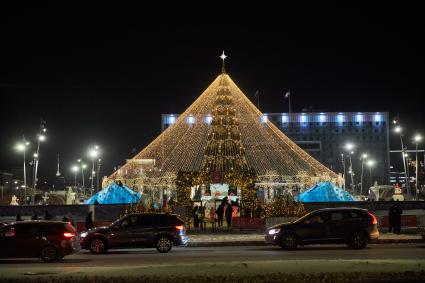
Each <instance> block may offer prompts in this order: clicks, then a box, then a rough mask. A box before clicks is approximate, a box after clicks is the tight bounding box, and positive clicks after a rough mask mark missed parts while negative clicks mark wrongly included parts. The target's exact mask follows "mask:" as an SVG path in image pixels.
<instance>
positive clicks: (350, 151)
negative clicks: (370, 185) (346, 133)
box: [345, 143, 355, 192]
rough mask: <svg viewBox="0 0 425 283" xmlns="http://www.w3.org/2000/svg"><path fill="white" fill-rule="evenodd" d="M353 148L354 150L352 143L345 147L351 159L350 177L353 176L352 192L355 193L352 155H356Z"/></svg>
mask: <svg viewBox="0 0 425 283" xmlns="http://www.w3.org/2000/svg"><path fill="white" fill-rule="evenodd" d="M353 148H354V144H352V143H347V144H346V145H345V150H347V152H348V157H349V158H350V168H349V173H350V175H351V190H352V192H354V186H355V185H354V171H353V163H352V161H351V155H353V154H354V151H353Z"/></svg>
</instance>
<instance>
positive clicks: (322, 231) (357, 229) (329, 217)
mask: <svg viewBox="0 0 425 283" xmlns="http://www.w3.org/2000/svg"><path fill="white" fill-rule="evenodd" d="M377 224H378V221H377V219H376V217H375V216H374V215H373V214H372V213H370V212H369V211H367V210H366V209H360V208H326V209H319V210H316V211H313V212H311V213H309V214H307V215H305V216H303V217H301V218H299V219H297V220H296V221H294V222H291V223H285V224H278V225H275V226H273V227H270V228H268V229H267V232H266V236H265V238H266V241H267V242H268V243H272V244H275V245H279V246H281V247H282V248H284V249H288V250H292V249H296V247H297V246H298V245H308V244H338V243H345V244H347V245H348V246H350V247H352V248H354V249H362V248H365V247H366V246H367V244H368V242H369V241H370V240H374V239H377V238H378V237H379V231H378V227H377Z"/></svg>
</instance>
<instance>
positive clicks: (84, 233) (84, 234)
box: [80, 232, 89, 238]
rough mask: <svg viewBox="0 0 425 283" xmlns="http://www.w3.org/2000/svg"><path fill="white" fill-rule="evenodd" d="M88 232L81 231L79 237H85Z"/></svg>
mask: <svg viewBox="0 0 425 283" xmlns="http://www.w3.org/2000/svg"><path fill="white" fill-rule="evenodd" d="M88 234H89V233H87V232H83V233H81V235H80V237H81V238H84V237H87V235H88Z"/></svg>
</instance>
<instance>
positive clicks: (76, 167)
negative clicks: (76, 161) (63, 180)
mask: <svg viewBox="0 0 425 283" xmlns="http://www.w3.org/2000/svg"><path fill="white" fill-rule="evenodd" d="M71 170H72V172H74V187H75V188H76V187H77V173H78V166H76V165H74V166H72V168H71Z"/></svg>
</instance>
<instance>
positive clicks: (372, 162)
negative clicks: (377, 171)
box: [366, 159, 375, 187]
mask: <svg viewBox="0 0 425 283" xmlns="http://www.w3.org/2000/svg"><path fill="white" fill-rule="evenodd" d="M366 165H367V167H369V182H370V184H371V187H372V186H373V185H372V182H373V180H372V167H373V166H375V161H374V160H372V159H369V160H368V161H367V163H366Z"/></svg>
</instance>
